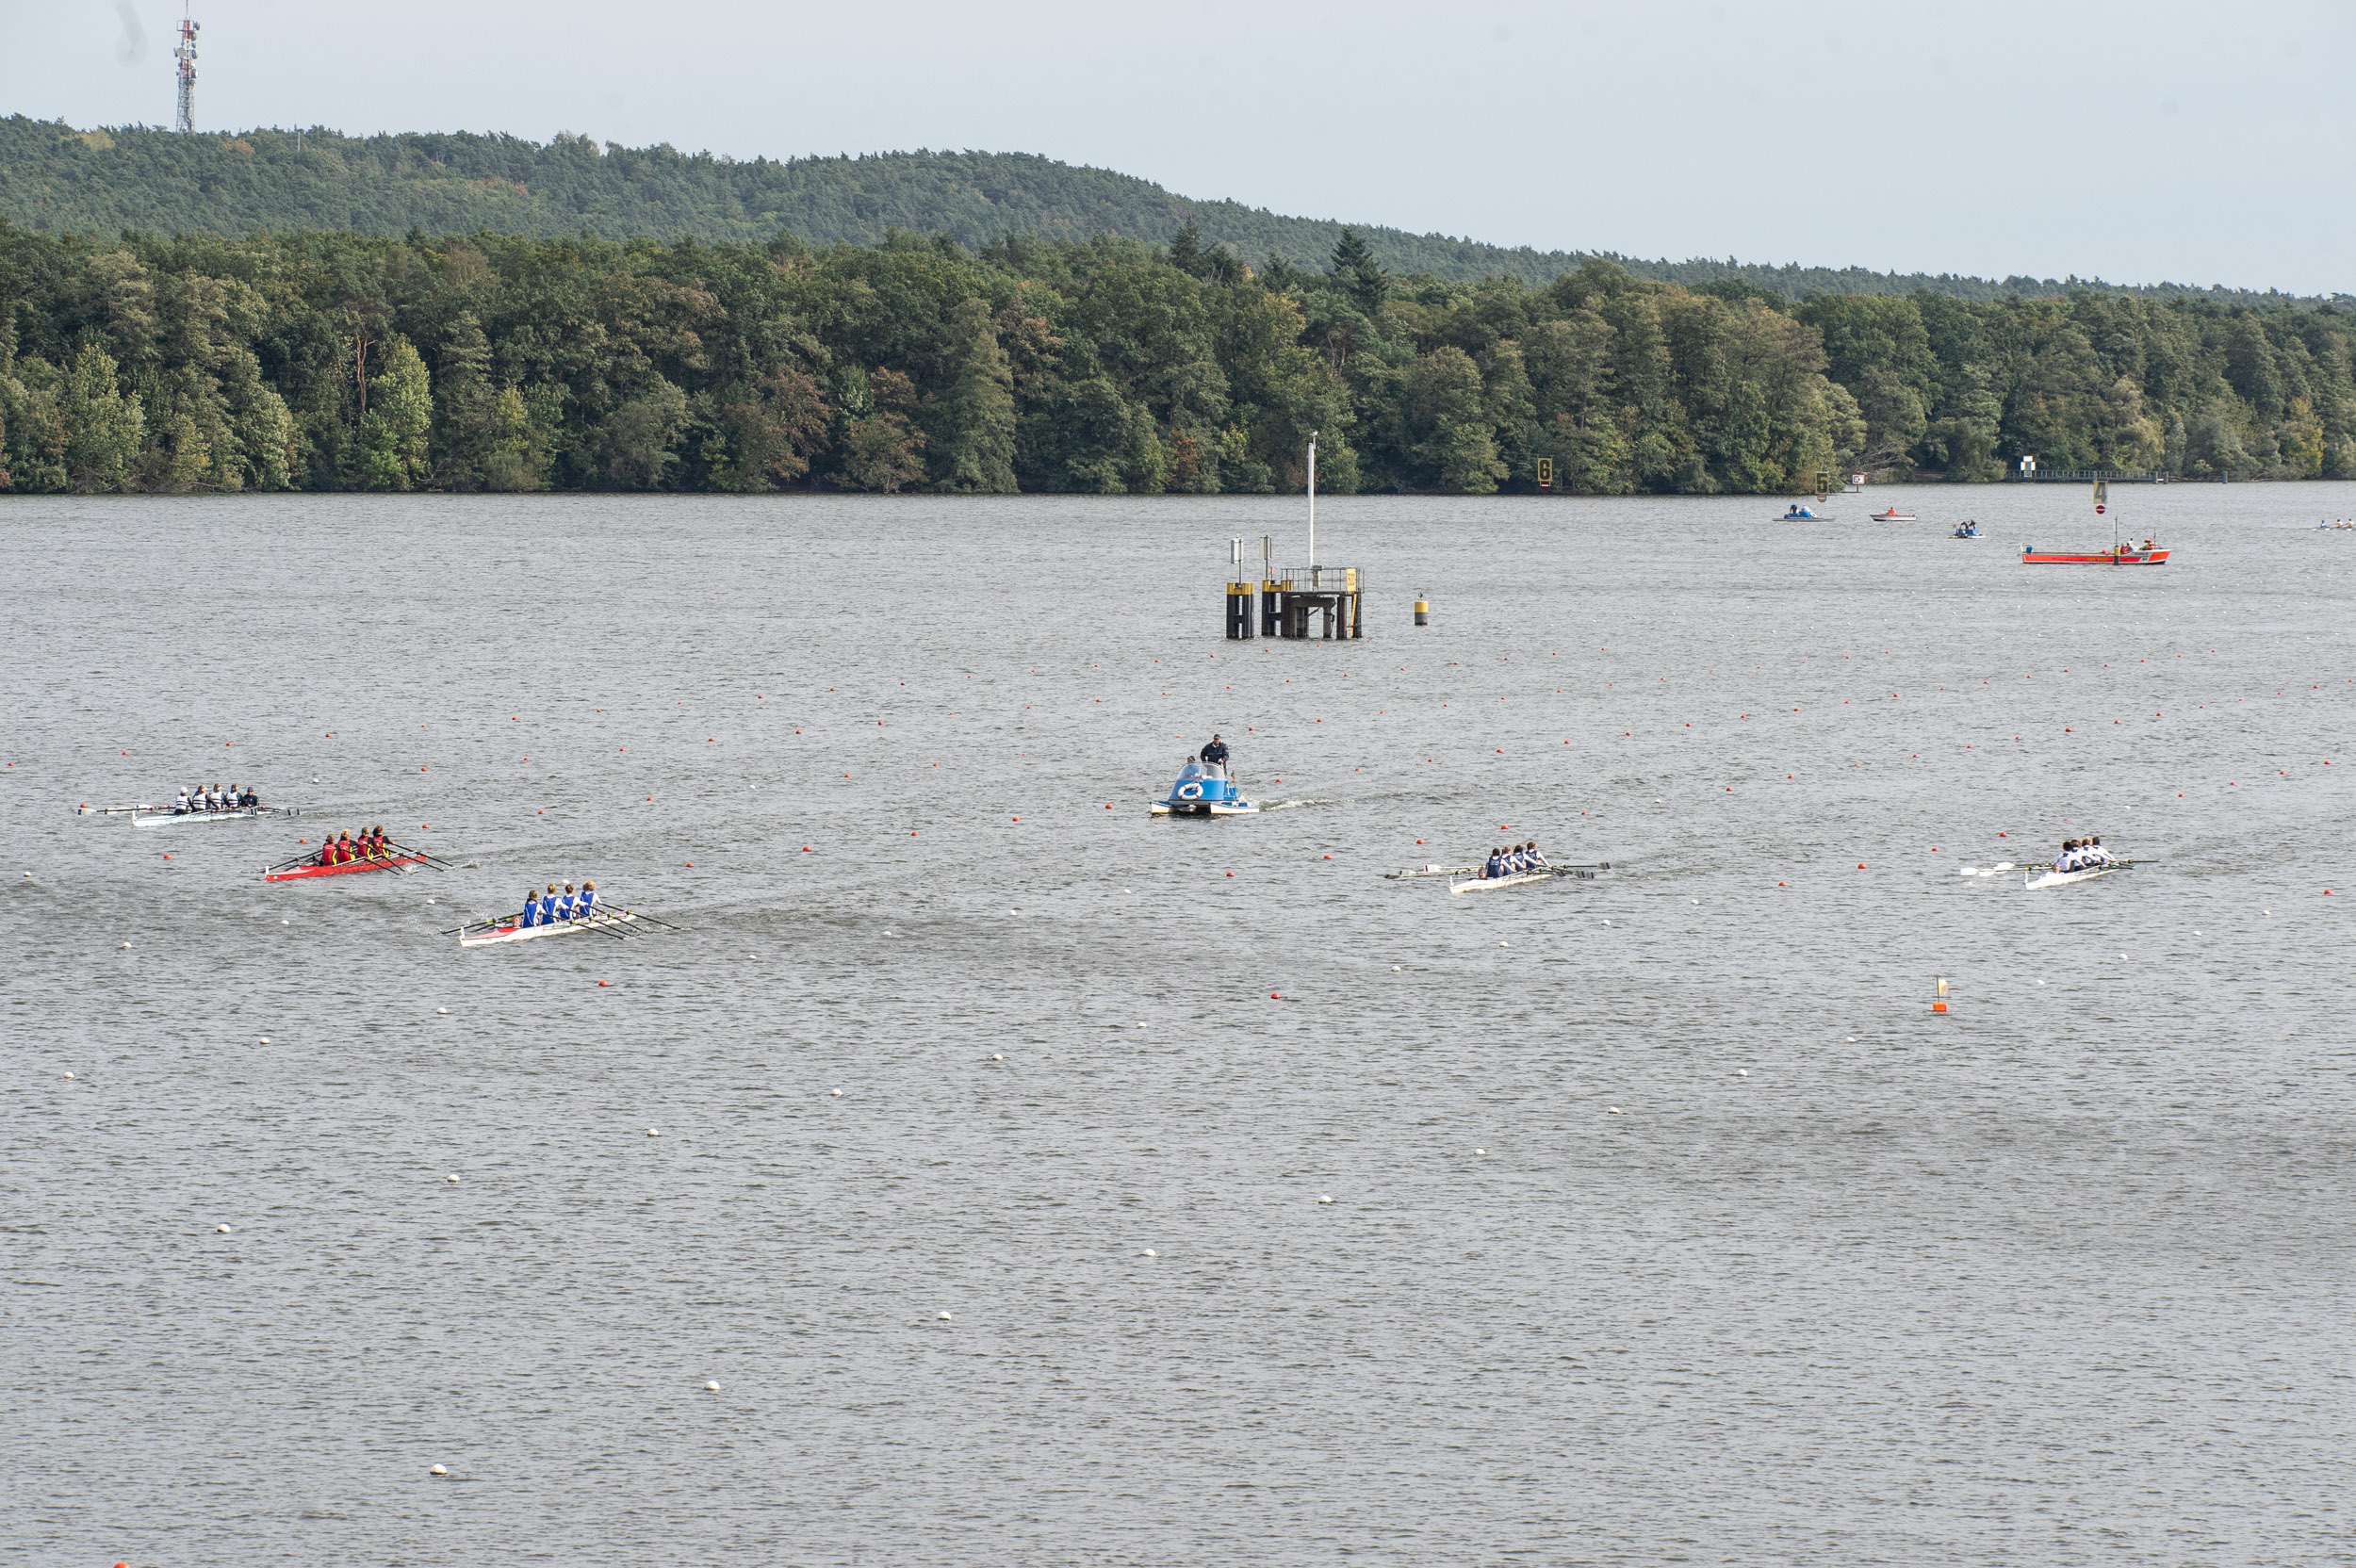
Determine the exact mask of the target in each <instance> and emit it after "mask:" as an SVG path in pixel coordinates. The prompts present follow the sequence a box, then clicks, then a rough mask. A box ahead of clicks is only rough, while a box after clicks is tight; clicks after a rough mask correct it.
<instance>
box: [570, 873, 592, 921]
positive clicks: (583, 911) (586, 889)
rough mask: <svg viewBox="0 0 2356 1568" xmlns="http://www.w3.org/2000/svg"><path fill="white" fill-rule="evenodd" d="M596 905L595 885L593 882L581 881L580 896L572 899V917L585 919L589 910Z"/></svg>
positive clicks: (588, 914)
mask: <svg viewBox="0 0 2356 1568" xmlns="http://www.w3.org/2000/svg"><path fill="white" fill-rule="evenodd" d="M596 908H597V884H596V883H595V882H589V881H583V882H582V883H581V896H580V897H579V898H577V899H575V900H574V901H573V919H575V920H587V919H588V918H589V916H590V913H591V911H593V910H595V909H596Z"/></svg>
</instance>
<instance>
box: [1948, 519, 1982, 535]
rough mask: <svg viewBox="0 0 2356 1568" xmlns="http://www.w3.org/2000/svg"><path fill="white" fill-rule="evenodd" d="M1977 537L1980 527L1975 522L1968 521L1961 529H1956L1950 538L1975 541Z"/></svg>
mask: <svg viewBox="0 0 2356 1568" xmlns="http://www.w3.org/2000/svg"><path fill="white" fill-rule="evenodd" d="M1979 536H1980V525H1979V524H1978V523H1976V522H1972V521H1970V520H1969V519H1967V520H1966V521H1965V522H1964V524H1963V526H1962V527H1961V528H1958V529H1956V530H1955V533H1954V534H1953V535H1952V537H1954V538H1956V539H1977V538H1978V537H1979Z"/></svg>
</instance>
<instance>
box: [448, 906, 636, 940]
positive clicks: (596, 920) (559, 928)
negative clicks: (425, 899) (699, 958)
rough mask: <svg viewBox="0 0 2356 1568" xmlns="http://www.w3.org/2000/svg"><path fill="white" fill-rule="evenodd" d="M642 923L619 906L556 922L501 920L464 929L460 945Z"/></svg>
mask: <svg viewBox="0 0 2356 1568" xmlns="http://www.w3.org/2000/svg"><path fill="white" fill-rule="evenodd" d="M637 923H639V922H638V917H637V916H636V915H633V914H631V913H630V911H629V910H627V909H616V910H614V912H613V913H612V914H604V913H599V914H594V915H591V916H590V917H589V918H588V919H587V920H561V921H558V922H557V923H554V924H553V925H506V924H501V925H495V926H493V927H491V928H490V929H489V930H487V931H474V930H468V931H462V932H460V933H459V936H458V945H459V946H461V947H488V946H490V945H491V944H492V943H493V942H528V941H532V940H534V939H538V938H541V937H568V936H570V935H572V934H573V933H574V932H576V931H587V930H589V929H591V928H592V927H597V928H604V927H609V926H616V925H636V924H637Z"/></svg>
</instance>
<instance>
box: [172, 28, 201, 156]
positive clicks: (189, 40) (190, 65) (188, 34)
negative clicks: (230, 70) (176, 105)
mask: <svg viewBox="0 0 2356 1568" xmlns="http://www.w3.org/2000/svg"><path fill="white" fill-rule="evenodd" d="M192 3H193V0H181V16H180V47H179V48H177V49H174V50H173V51H172V58H173V59H176V60H178V61H179V62H180V117H179V119H178V121H177V122H175V123H174V124H173V125H172V129H173V130H176V131H193V130H195V129H196V30H197V29H198V28H199V27H202V26H203V25H205V24H203V23H202V22H195V21H191V20H189V18H188V6H189V5H190V4H192Z"/></svg>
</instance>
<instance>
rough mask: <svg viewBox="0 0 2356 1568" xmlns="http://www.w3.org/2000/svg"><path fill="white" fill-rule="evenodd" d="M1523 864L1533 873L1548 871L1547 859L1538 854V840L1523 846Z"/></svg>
mask: <svg viewBox="0 0 2356 1568" xmlns="http://www.w3.org/2000/svg"><path fill="white" fill-rule="evenodd" d="M1522 864H1523V865H1525V866H1528V867H1529V868H1530V870H1531V871H1544V870H1545V869H1546V857H1545V856H1544V855H1541V854H1539V853H1538V841H1537V840H1535V839H1532V840H1530V842H1528V843H1526V844H1524V845H1522Z"/></svg>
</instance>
